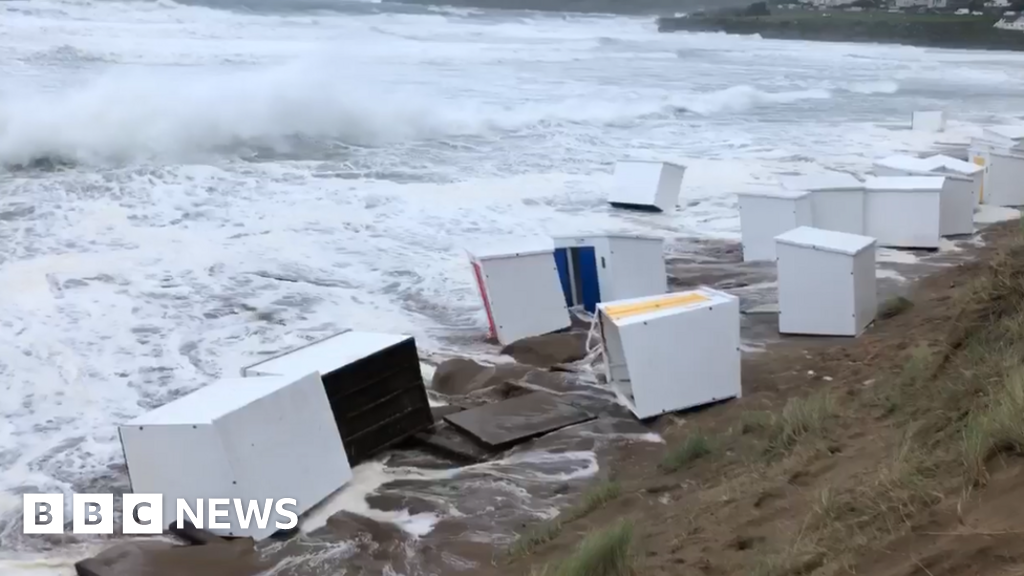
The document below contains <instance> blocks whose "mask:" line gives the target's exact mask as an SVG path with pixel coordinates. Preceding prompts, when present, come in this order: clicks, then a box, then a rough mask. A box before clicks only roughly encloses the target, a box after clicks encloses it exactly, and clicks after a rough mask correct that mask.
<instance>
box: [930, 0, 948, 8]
mask: <svg viewBox="0 0 1024 576" xmlns="http://www.w3.org/2000/svg"><path fill="white" fill-rule="evenodd" d="M947 5H948V0H928V7H929V8H932V9H935V10H937V9H941V8H945V7H946V6H947Z"/></svg>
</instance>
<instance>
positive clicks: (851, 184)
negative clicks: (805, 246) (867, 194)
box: [779, 172, 864, 234]
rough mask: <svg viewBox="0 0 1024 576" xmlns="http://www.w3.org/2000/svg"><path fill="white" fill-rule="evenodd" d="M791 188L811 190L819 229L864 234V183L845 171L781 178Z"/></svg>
mask: <svg viewBox="0 0 1024 576" xmlns="http://www.w3.org/2000/svg"><path fill="white" fill-rule="evenodd" d="M779 181H780V183H781V184H782V186H783V187H784V188H786V189H788V190H805V191H808V192H810V193H811V209H812V218H813V223H814V226H815V227H816V228H821V229H824V230H835V231H837V232H848V233H850V234H863V233H864V183H863V182H861V181H860V180H858V179H857V178H855V177H854V176H852V175H850V174H846V173H843V172H824V173H821V174H812V175H806V176H783V177H781V178H780V179H779Z"/></svg>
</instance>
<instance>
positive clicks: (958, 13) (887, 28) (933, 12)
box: [658, 0, 1024, 50]
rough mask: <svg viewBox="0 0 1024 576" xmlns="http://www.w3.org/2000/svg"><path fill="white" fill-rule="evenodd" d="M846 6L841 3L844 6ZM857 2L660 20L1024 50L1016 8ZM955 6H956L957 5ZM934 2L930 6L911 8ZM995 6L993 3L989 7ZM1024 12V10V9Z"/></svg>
mask: <svg viewBox="0 0 1024 576" xmlns="http://www.w3.org/2000/svg"><path fill="white" fill-rule="evenodd" d="M840 1H841V0H840ZM893 1H894V2H895V4H893V5H888V4H886V3H885V2H884V1H881V0H879V1H876V0H855V1H854V2H851V3H849V4H836V0H831V2H830V4H828V5H825V4H819V5H818V6H813V5H808V4H786V5H778V6H772V7H771V8H769V7H768V5H767V4H766V3H765V2H757V3H755V4H751V5H750V6H748V7H747V8H740V9H720V10H715V11H712V12H695V13H693V14H689V15H687V16H674V17H660V18H658V30H659V31H660V32H676V31H685V32H724V33H727V34H758V35H760V36H761V37H762V38H775V39H787V40H815V41H832V42H875V43H889V44H906V45H912V46H926V47H935V48H967V49H982V50H1024V21H1022V22H1020V23H1018V22H1017V21H1016V20H1017V17H1018V15H1019V14H1020V12H1018V11H1017V10H1014V9H1013V8H1016V7H1015V6H1010V5H1007V4H1003V5H1002V6H985V5H982V4H981V3H980V2H978V0H974V2H973V3H967V2H964V3H962V5H960V4H953V3H952V2H951V1H950V0H893ZM954 1H955V0H954ZM914 2H918V3H920V2H928V3H929V4H930V6H928V5H910V6H906V7H898V6H897V5H899V6H903V5H907V4H911V3H914ZM988 4H993V3H991V2H990V3H988ZM1022 8H1024V6H1022Z"/></svg>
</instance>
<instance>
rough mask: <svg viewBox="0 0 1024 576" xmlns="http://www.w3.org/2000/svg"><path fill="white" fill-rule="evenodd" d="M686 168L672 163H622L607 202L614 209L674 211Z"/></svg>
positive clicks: (627, 161) (638, 161)
mask: <svg viewBox="0 0 1024 576" xmlns="http://www.w3.org/2000/svg"><path fill="white" fill-rule="evenodd" d="M685 173H686V167H685V166H682V165H679V164H673V163H671V162H658V161H646V160H620V161H619V162H616V163H615V174H614V184H613V187H612V191H611V194H610V195H609V197H608V203H609V204H611V205H612V206H613V207H615V208H624V209H629V210H641V211H646V212H671V211H672V210H674V209H675V207H676V204H677V203H678V202H679V189H680V188H681V187H682V185H683V176H684V175H685Z"/></svg>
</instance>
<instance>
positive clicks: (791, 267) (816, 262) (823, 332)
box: [776, 227, 878, 336]
mask: <svg viewBox="0 0 1024 576" xmlns="http://www.w3.org/2000/svg"><path fill="white" fill-rule="evenodd" d="M776 241H777V242H778V243H779V246H778V248H776V250H777V251H778V255H779V256H778V274H779V277H778V284H779V332H780V333H782V334H805V335H818V336H857V335H859V334H860V333H861V332H863V331H864V328H866V327H867V326H868V324H870V323H871V322H872V321H873V320H874V319H875V313H876V311H877V309H878V291H877V286H876V280H875V239H874V238H868V237H867V236H858V235H856V234H846V233H844V232H835V231H833V230H820V229H817V228H810V227H802V228H797V229H795V230H790V231H789V232H786V233H785V234H780V235H779V236H778V237H777V238H776Z"/></svg>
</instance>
